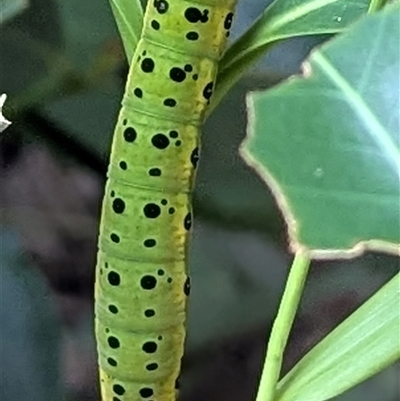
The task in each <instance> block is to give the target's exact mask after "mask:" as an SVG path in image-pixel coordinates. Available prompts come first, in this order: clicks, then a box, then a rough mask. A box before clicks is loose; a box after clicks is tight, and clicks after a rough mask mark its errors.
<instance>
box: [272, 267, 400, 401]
mask: <svg viewBox="0 0 400 401" xmlns="http://www.w3.org/2000/svg"><path fill="white" fill-rule="evenodd" d="M399 296H400V274H397V275H396V276H395V277H394V278H393V279H392V280H390V281H389V282H388V283H387V284H386V285H385V286H384V287H383V288H381V289H380V290H379V291H378V292H377V293H376V294H375V295H374V296H372V297H371V298H370V299H369V300H368V301H367V302H366V303H365V304H364V305H362V306H361V307H360V308H359V309H358V310H357V311H356V312H354V313H353V314H352V315H351V316H350V317H349V318H347V319H346V320H345V321H344V322H343V323H342V324H340V325H339V326H338V327H337V328H336V329H335V330H334V331H332V332H331V333H330V334H329V335H328V336H327V337H326V338H325V339H324V340H322V341H321V342H320V343H319V344H318V345H317V346H316V347H315V348H314V349H312V350H311V351H310V352H309V353H308V354H307V355H306V356H305V357H304V358H303V359H302V360H301V361H300V362H299V363H298V364H297V365H296V366H295V367H294V368H293V369H292V370H291V371H290V372H289V373H288V374H287V375H286V376H285V377H284V378H283V379H282V380H281V381H280V382H279V384H278V389H277V397H276V401H293V400H296V401H324V400H328V399H330V398H332V397H335V396H337V395H339V394H341V393H343V392H344V391H346V390H348V389H350V388H351V387H353V386H355V385H357V384H359V383H361V382H362V381H364V380H366V379H368V378H369V377H371V376H373V375H374V374H376V373H378V372H379V371H381V370H383V369H384V368H385V367H387V366H389V365H391V364H392V363H394V362H395V361H397V360H399V359H400V344H399V330H400V316H399Z"/></svg>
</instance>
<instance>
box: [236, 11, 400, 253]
mask: <svg viewBox="0 0 400 401" xmlns="http://www.w3.org/2000/svg"><path fill="white" fill-rule="evenodd" d="M399 36H400V13H399V9H398V8H397V7H393V6H392V7H387V9H385V10H383V11H382V12H379V13H376V14H373V15H370V16H368V17H367V18H365V19H364V20H363V21H360V23H358V24H356V25H355V26H354V29H352V30H351V31H349V32H348V33H346V34H343V35H342V36H339V37H337V38H336V39H335V40H332V41H331V42H330V43H328V44H327V45H326V46H323V47H322V48H321V49H319V50H317V51H315V52H313V54H312V55H311V56H310V59H309V62H307V63H306V64H305V68H304V70H305V77H298V78H295V79H292V80H290V81H289V82H287V83H285V84H283V85H280V86H279V87H277V88H275V89H273V90H271V91H267V92H264V93H263V92H259V93H254V94H251V95H249V102H250V108H251V112H252V122H251V126H250V133H249V135H250V136H249V138H248V140H247V142H246V144H245V145H244V148H243V154H244V156H245V157H246V158H247V159H248V161H249V163H250V164H252V165H253V166H254V167H255V168H256V169H257V170H258V171H259V173H260V175H261V176H262V177H263V178H264V180H265V181H266V182H267V183H268V184H269V185H270V186H271V188H272V190H273V191H274V194H275V196H276V199H277V200H278V202H279V204H280V206H281V207H282V210H283V212H284V213H285V215H286V221H287V222H288V225H289V235H290V241H291V247H292V249H293V250H297V249H299V248H302V247H304V248H307V249H310V250H312V255H313V257H326V256H328V257H332V256H336V257H337V256H339V257H341V256H352V255H355V254H359V253H361V252H363V251H364V250H365V249H366V248H369V249H376V250H379V251H384V252H389V253H394V254H399V253H400V247H399V242H400V228H399V221H400V208H399V199H400V185H399V180H400V178H399V172H400V133H399V126H400V122H399V118H400V115H399V109H400V106H399V101H400V99H399V87H400V82H399V79H400V77H399V71H400V47H399V39H398V38H399ZM354 55H357V57H355V56H354Z"/></svg>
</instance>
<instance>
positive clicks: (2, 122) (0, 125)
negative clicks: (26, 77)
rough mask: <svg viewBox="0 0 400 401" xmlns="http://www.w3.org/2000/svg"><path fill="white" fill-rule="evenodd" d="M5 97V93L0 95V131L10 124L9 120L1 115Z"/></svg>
mask: <svg viewBox="0 0 400 401" xmlns="http://www.w3.org/2000/svg"><path fill="white" fill-rule="evenodd" d="M6 99H7V95H6V94H5V93H3V94H2V95H1V96H0V132H3V131H4V130H5V129H6V128H7V127H8V126H9V125H10V124H11V121H8V120H7V119H6V118H5V117H4V116H3V105H4V103H5V101H6Z"/></svg>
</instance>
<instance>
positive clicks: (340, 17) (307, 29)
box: [211, 0, 370, 109]
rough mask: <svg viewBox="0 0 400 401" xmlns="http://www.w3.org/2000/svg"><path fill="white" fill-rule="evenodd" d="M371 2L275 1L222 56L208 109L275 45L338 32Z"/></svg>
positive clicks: (360, 0) (330, 0) (364, 10)
mask: <svg viewBox="0 0 400 401" xmlns="http://www.w3.org/2000/svg"><path fill="white" fill-rule="evenodd" d="M369 1H370V0H353V1H348V0H276V1H274V2H273V3H272V4H271V5H270V6H269V7H268V8H267V9H266V10H265V11H264V13H263V14H262V15H261V16H260V18H259V19H258V20H257V21H256V22H255V23H254V25H253V26H252V27H251V28H250V29H249V30H248V31H247V32H246V33H245V34H244V35H243V36H241V37H240V38H239V39H238V40H237V41H236V42H235V43H234V44H233V45H232V46H231V47H230V48H229V49H228V51H227V52H226V53H225V55H224V56H223V58H222V60H221V63H220V67H219V75H218V84H217V87H216V92H215V94H214V96H213V103H212V105H211V109H213V108H215V107H216V105H217V104H218V103H219V102H220V101H221V99H222V98H223V96H224V95H225V93H226V92H227V91H228V90H229V89H230V88H231V87H232V86H233V85H234V84H235V83H236V82H237V81H238V79H239V78H240V77H241V76H242V75H243V73H244V72H246V71H247V70H248V68H249V67H251V66H252V65H253V64H254V63H255V62H256V61H258V60H259V59H260V58H261V57H262V56H263V55H264V54H265V53H266V50H267V49H268V48H269V47H271V46H272V45H273V44H275V43H276V42H278V41H280V40H283V39H287V38H291V37H295V36H303V35H319V34H329V33H337V32H341V31H342V30H344V29H345V28H346V27H347V26H348V25H349V24H351V23H352V22H354V21H355V20H357V19H358V18H360V16H362V15H363V14H365V13H366V11H367V10H368V5H369Z"/></svg>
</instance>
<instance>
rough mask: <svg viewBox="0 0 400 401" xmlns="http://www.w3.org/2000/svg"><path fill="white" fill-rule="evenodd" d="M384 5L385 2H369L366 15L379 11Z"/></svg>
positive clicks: (379, 0) (381, 0)
mask: <svg viewBox="0 0 400 401" xmlns="http://www.w3.org/2000/svg"><path fill="white" fill-rule="evenodd" d="M386 3H387V0H371V2H370V3H369V8H368V14H372V13H374V12H376V11H379V10H381V9H382V8H383V7H384V6H385V4H386Z"/></svg>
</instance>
